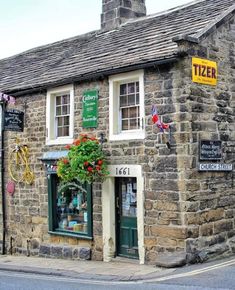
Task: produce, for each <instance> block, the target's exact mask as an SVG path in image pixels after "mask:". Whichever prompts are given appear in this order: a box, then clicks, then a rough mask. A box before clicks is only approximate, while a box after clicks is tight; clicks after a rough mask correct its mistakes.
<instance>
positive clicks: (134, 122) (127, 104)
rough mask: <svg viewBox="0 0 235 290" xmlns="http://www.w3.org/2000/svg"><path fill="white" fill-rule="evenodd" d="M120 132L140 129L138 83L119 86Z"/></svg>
mask: <svg viewBox="0 0 235 290" xmlns="http://www.w3.org/2000/svg"><path fill="white" fill-rule="evenodd" d="M119 99H120V121H121V131H126V130H136V129H140V96H139V82H131V83H126V84H120V94H119Z"/></svg>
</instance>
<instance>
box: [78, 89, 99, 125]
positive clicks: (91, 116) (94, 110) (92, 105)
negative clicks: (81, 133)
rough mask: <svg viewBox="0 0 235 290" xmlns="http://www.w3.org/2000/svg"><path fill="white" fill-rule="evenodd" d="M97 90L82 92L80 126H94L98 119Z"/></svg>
mask: <svg viewBox="0 0 235 290" xmlns="http://www.w3.org/2000/svg"><path fill="white" fill-rule="evenodd" d="M98 96H99V94H98V91H97V90H93V91H86V92H84V93H83V98H82V103H83V109H82V127H83V128H96V127H97V120H98Z"/></svg>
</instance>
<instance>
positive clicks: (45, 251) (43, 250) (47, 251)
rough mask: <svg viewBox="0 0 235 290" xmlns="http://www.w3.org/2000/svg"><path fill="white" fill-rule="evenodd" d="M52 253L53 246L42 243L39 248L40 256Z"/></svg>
mask: <svg viewBox="0 0 235 290" xmlns="http://www.w3.org/2000/svg"><path fill="white" fill-rule="evenodd" d="M50 254H51V247H50V245H43V244H41V245H40V248H39V256H45V255H46V256H50Z"/></svg>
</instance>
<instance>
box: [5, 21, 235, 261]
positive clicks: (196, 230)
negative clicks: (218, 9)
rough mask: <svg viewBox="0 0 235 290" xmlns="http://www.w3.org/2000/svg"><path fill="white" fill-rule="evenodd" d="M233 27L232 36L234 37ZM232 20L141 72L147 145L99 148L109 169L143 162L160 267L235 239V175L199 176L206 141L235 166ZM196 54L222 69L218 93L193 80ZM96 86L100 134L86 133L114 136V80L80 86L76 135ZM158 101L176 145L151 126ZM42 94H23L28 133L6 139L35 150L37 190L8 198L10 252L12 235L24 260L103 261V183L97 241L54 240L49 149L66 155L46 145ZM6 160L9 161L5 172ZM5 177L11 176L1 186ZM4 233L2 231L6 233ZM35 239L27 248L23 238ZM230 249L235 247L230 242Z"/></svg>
mask: <svg viewBox="0 0 235 290" xmlns="http://www.w3.org/2000/svg"><path fill="white" fill-rule="evenodd" d="M229 28H231V32H228V30H229ZM234 31H235V28H234V24H233V23H231V24H227V25H225V26H222V27H221V28H219V29H218V31H217V32H215V33H214V34H213V35H212V36H210V37H209V38H208V39H207V40H204V41H203V43H202V45H200V46H199V45H195V44H194V45H193V44H189V43H184V42H182V43H180V44H179V45H180V47H179V51H180V54H181V55H184V58H182V59H181V60H180V61H179V62H177V63H174V64H171V65H164V66H159V67H155V68H152V69H146V70H145V76H144V81H145V116H146V120H145V124H146V128H145V129H146V138H145V140H140V141H138V140H132V141H115V142H107V143H105V144H104V146H103V148H104V151H105V152H106V154H107V156H108V160H109V163H110V164H130V165H131V164H133V165H134V164H140V165H141V166H142V172H143V175H144V179H145V190H144V195H145V202H144V208H145V217H144V231H145V232H144V234H145V249H146V262H147V263H154V262H155V261H156V260H157V258H158V255H159V254H161V253H165V252H175V251H184V252H187V253H188V254H189V258H190V259H196V258H197V257H198V256H200V255H201V256H203V255H202V254H201V253H203V251H204V253H206V254H205V255H204V257H208V256H209V255H210V253H211V254H213V255H214V254H215V253H224V252H229V251H230V250H231V249H232V248H231V245H232V244H229V241H230V240H231V239H232V237H233V235H234V231H235V228H234V215H235V207H234V204H235V196H234V185H233V177H232V173H223V172H220V173H212V172H198V170H197V164H198V149H199V141H200V140H201V139H209V140H210V139H212V140H216V139H220V140H222V141H223V146H224V147H223V148H224V151H223V158H224V160H225V162H228V163H232V162H233V163H234V159H235V158H234V156H235V135H234V134H235V133H234V132H235V130H234V129H235V128H234V105H235V86H234V84H233V80H234V74H235V49H234V34H235V32H234ZM191 56H199V57H205V58H209V59H212V60H215V61H217V62H218V64H219V80H218V85H217V86H216V87H211V86H205V85H200V84H196V83H192V81H191ZM88 89H98V90H99V118H98V122H99V123H98V128H97V129H88V130H87V131H86V132H88V133H93V134H94V135H96V136H97V137H99V136H100V134H101V133H103V134H104V136H105V137H106V138H108V136H109V128H108V125H107V124H109V88H108V79H107V78H103V79H99V80H92V81H90V82H83V83H76V85H75V135H74V137H75V138H77V137H78V135H79V134H80V133H82V132H83V133H86V132H84V131H83V130H82V126H81V125H82V117H81V116H82V94H83V91H85V90H88ZM153 104H154V105H156V106H157V108H158V111H159V115H160V116H161V118H162V120H163V121H164V122H166V123H172V129H171V130H172V140H171V142H170V143H171V148H170V149H168V148H167V146H166V144H165V142H166V140H165V138H168V133H167V134H166V136H164V135H162V134H160V133H159V129H158V128H157V127H156V126H155V125H153V124H152V121H151V107H152V105H153ZM45 106H46V92H41V93H38V94H33V95H26V96H23V97H19V98H17V103H16V106H15V107H17V108H18V109H22V110H24V111H25V130H24V132H23V133H14V132H13V133H10V132H7V133H6V138H5V146H6V157H7V156H8V153H9V150H10V149H12V148H13V144H14V139H15V137H16V136H17V137H19V138H20V141H21V143H26V144H28V146H29V150H30V166H31V168H32V169H33V171H34V173H35V175H36V179H35V182H34V183H33V184H32V185H24V184H21V183H20V184H16V192H15V195H14V197H10V196H9V195H7V228H8V232H7V246H8V250H9V248H10V244H9V241H10V237H11V236H12V237H13V238H14V240H13V249H14V251H16V252H17V253H18V254H27V253H28V252H27V249H28V248H27V246H28V247H30V251H31V253H32V254H39V255H42V256H53V257H62V258H84V257H89V258H92V259H94V260H102V256H103V253H102V250H103V241H102V205H101V185H100V184H94V185H93V234H94V239H93V241H86V240H82V239H78V238H66V237H61V236H54V235H49V234H48V221H47V216H48V192H47V178H46V170H45V167H44V165H43V163H42V162H41V161H40V157H42V155H43V152H47V151H54V150H60V149H64V148H63V146H46V145H45V140H46V130H45V128H46V116H45ZM7 163H8V160H6V168H7ZM8 180H9V176H8V173H7V171H6V179H5V182H7V181H8ZM0 237H1V233H0ZM27 241H30V242H27ZM232 247H233V248H234V246H232Z"/></svg>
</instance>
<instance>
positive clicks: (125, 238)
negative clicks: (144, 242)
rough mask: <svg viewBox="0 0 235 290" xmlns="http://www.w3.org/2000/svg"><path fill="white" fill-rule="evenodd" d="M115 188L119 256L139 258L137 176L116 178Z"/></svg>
mask: <svg viewBox="0 0 235 290" xmlns="http://www.w3.org/2000/svg"><path fill="white" fill-rule="evenodd" d="M115 188H116V224H117V226H116V229H117V256H122V257H128V258H133V259H138V258H139V253H138V234H137V192H136V190H137V184H136V178H134V177H131V178H130V177H121V178H120V177H118V178H115Z"/></svg>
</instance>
